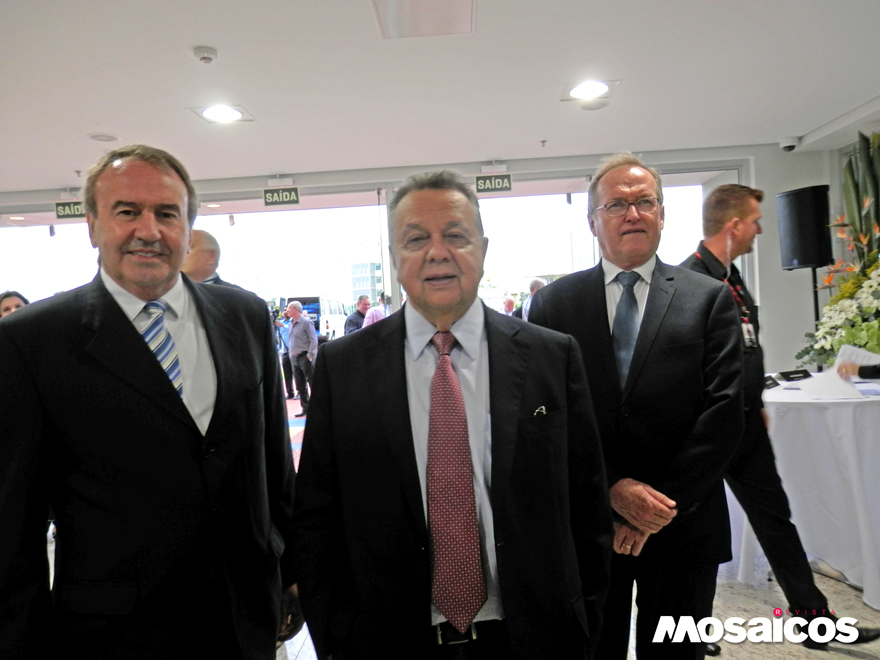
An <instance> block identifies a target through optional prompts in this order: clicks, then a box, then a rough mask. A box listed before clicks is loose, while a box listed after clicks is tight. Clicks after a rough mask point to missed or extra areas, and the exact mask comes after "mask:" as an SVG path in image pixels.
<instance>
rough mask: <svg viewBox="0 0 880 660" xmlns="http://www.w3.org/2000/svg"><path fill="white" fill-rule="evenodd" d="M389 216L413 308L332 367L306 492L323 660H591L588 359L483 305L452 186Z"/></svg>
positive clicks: (321, 397)
mask: <svg viewBox="0 0 880 660" xmlns="http://www.w3.org/2000/svg"><path fill="white" fill-rule="evenodd" d="M388 215H389V236H390V237H391V254H392V259H393V260H394V264H395V266H396V268H397V271H398V273H399V278H400V282H401V284H402V285H403V288H404V289H405V290H406V292H407V295H408V301H407V304H406V305H405V307H404V310H403V313H402V314H394V315H393V316H391V317H389V318H388V319H386V320H385V321H383V322H382V323H377V324H374V325H371V326H369V327H367V328H365V329H363V330H361V331H360V332H358V333H355V334H354V335H353V336H351V337H345V338H343V339H342V340H338V341H336V342H332V343H330V344H328V345H327V346H326V347H325V348H324V351H325V352H324V353H322V357H321V360H320V361H319V362H318V364H317V367H316V373H315V377H314V393H313V398H312V404H311V409H310V415H309V424H308V426H307V428H306V435H305V439H304V442H303V455H302V464H301V469H300V474H299V476H298V479H297V481H298V484H297V487H298V490H297V499H296V508H295V519H296V525H297V532H298V534H297V553H296V557H297V559H298V560H299V561H300V562H301V564H300V566H301V569H302V570H301V573H300V576H301V578H300V580H299V586H300V594H301V597H302V601H303V607H304V611H305V615H306V620H307V622H308V624H309V629H310V631H311V634H312V639H313V641H314V643H315V647H316V649H317V651H318V656H319V657H321V658H328V657H330V656H331V655H332V657H334V658H337V659H338V658H359V659H364V658H398V657H400V658H414V657H417V658H492V660H496V659H501V658H548V659H549V658H553V659H554V660H555V659H564V658H579V659H582V658H589V657H592V650H593V648H594V646H595V642H596V638H597V633H598V629H599V626H600V625H601V620H600V612H601V607H602V602H603V600H604V595H605V590H606V588H607V583H608V561H609V554H610V540H611V517H610V509H609V504H608V494H607V486H606V483H605V477H604V464H603V461H602V454H601V449H600V445H599V440H598V434H597V432H596V424H595V420H594V415H593V410H592V406H591V404H590V398H589V390H588V387H587V382H586V378H585V376H584V371H583V366H582V360H581V356H580V351H579V349H578V346H577V344H576V342H575V341H574V340H573V339H572V338H570V337H567V336H565V335H562V334H558V333H555V332H552V331H548V330H545V329H543V328H538V327H536V326H533V325H529V324H526V323H523V322H521V321H519V320H517V319H514V318H510V317H507V316H504V315H501V314H497V313H493V312H492V311H491V310H489V309H488V308H486V307H485V306H484V305H483V303H482V301H480V300H479V299H478V297H477V288H478V286H479V283H480V279H481V278H482V275H483V260H484V258H485V255H486V248H487V245H488V239H487V238H485V237H484V235H483V228H482V223H481V220H480V214H479V207H478V204H477V200H476V197H475V196H474V193H473V191H472V190H471V189H470V188H469V187H468V186H467V185H466V184H464V183H463V182H462V181H461V180H460V178H459V177H458V176H457V175H455V174H453V173H451V172H435V173H429V174H424V175H419V176H415V177H412V178H410V179H409V180H407V182H405V183H404V185H403V186H402V187H401V188H400V189H399V190H398V192H397V194H396V196H395V198H394V200H393V201H392V202H391V204H390V205H389V207H388ZM352 373H357V374H360V375H361V377H359V378H356V379H355V378H352V377H351V374H352ZM363 375H366V376H367V380H368V381H369V382H375V383H376V386H375V387H373V388H371V389H369V390H367V391H364V388H363V386H362V383H363V380H364V379H363ZM371 375H375V377H373V378H371V377H370V376H371ZM377 411H378V414H379V417H380V423H379V424H372V425H370V426H369V427H367V428H366V430H365V428H364V425H363V422H362V420H363V419H364V418H365V417H371V418H374V417H375V415H376V412H377Z"/></svg>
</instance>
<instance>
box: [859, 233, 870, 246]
mask: <svg viewBox="0 0 880 660" xmlns="http://www.w3.org/2000/svg"><path fill="white" fill-rule="evenodd" d="M859 243H861V244H862V245H867V244H868V237H867V236H865V235H864V234H859Z"/></svg>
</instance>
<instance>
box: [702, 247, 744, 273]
mask: <svg viewBox="0 0 880 660" xmlns="http://www.w3.org/2000/svg"><path fill="white" fill-rule="evenodd" d="M697 256H698V257H699V258H700V259H701V260H702V261H703V263H704V264H706V268H708V269H709V274H710V275H712V277H714V278H715V279H717V280H726V279H727V277H728V273H727V269H726V268H725V267H724V264H723V263H721V260H720V259H719V258H718V257H716V256H715V255H714V254H712V251H711V250H710V249H709V248H707V247H706V246H705V245H704V244H703V241H700V245H699V246H698V247H697ZM730 272H731V273H738V271H737V268H736V266H734V265H733V264H730Z"/></svg>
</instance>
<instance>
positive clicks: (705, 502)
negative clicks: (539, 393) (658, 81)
mask: <svg viewBox="0 0 880 660" xmlns="http://www.w3.org/2000/svg"><path fill="white" fill-rule="evenodd" d="M662 194H663V193H662V186H661V182H660V176H659V174H658V173H657V172H656V171H655V170H653V168H649V167H647V166H646V165H644V164H643V163H642V162H641V161H640V160H639V159H638V158H636V157H635V156H633V155H632V154H618V155H616V156H613V157H611V158H609V159H608V160H607V161H606V162H605V164H604V165H603V166H602V167H600V169H599V171H598V172H597V173H596V175H595V177H594V178H593V182H592V185H591V186H590V214H589V221H590V228H591V229H592V231H593V234H594V235H595V236H596V237H597V238H598V241H599V246H600V247H601V249H602V261H601V262H600V263H599V265H597V266H596V267H594V268H592V269H590V270H586V271H582V272H579V273H574V274H572V275H569V276H567V277H563V278H561V279H559V280H557V281H556V282H553V283H551V284H549V285H547V286H546V287H545V288H543V289H541V290H540V291H538V293H537V295H536V296H535V299H534V301H533V303H532V307H531V311H530V313H529V320H530V321H532V322H535V323H537V324H539V325H542V326H545V327H548V328H553V329H555V330H559V331H561V332H566V333H569V334H571V335H573V336H574V337H575V338H576V339H577V340H578V342H579V344H580V346H581V349H582V351H583V355H584V365H585V367H586V370H587V378H588V380H589V382H590V392H591V394H592V397H593V408H594V409H595V410H596V414H597V417H598V420H599V433H600V436H601V438H602V443H603V449H604V454H605V460H606V466H607V476H608V483H609V484H610V486H611V489H610V495H611V505H612V507H613V509H614V511H615V525H614V526H615V539H614V543H613V548H614V551H615V554H614V556H613V558H612V562H611V590H610V592H609V596H608V599H607V601H606V604H605V623H604V627H603V629H602V634H601V636H600V639H599V649H598V651H597V654H598V656H599V657H601V658H603V659H608V660H614V659H620V660H623V659H624V658H626V654H627V643H628V639H629V628H630V611H631V607H632V587H633V582H635V583H636V584H637V586H638V596H637V604H638V610H639V612H638V623H637V630H636V650H637V654H638V656H639V658H640V660H644V659H646V658H695V657H696V658H699V657H702V655H703V652H704V647H703V645H702V644H690V643H669V640H668V638H667V642H666V643H663V644H659V643H658V644H654V643H652V639H653V636H654V632H655V629H656V627H657V622H658V621H659V618H660V616H663V615H668V616H673V617H676V618H677V617H680V616H693V617H694V618H695V620H699V619H700V618H703V617H706V616H710V615H711V612H712V600H713V597H714V594H715V578H716V573H717V569H718V564H719V563H721V562H724V561H728V560H729V559H730V558H731V556H730V530H729V527H728V517H727V503H726V500H725V496H724V488H723V486H722V483H721V473H722V471H723V469H724V466H725V465H726V463H727V461H728V460H729V459H730V457H731V456H732V454H733V452H734V450H735V449H736V445H737V443H738V441H739V438H740V436H741V434H742V428H743V421H742V386H741V380H742V347H741V343H742V340H741V338H740V333H739V330H738V328H737V323H736V308H735V306H734V302H733V297H732V296H731V295H730V291H729V290H728V289H727V287H726V286H725V285H723V284H721V283H720V282H713V281H712V280H710V279H708V278H705V277H701V276H697V275H696V274H695V273H692V272H690V271H687V270H684V269H681V268H677V267H672V266H667V265H665V264H663V263H662V262H660V261H659V260H658V259H657V258H656V256H655V253H656V251H657V246H658V245H659V243H660V231H661V229H662V228H663V221H664V211H663V202H662ZM612 328H613V332H612Z"/></svg>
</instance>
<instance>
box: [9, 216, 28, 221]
mask: <svg viewBox="0 0 880 660" xmlns="http://www.w3.org/2000/svg"><path fill="white" fill-rule="evenodd" d="M9 219H10V220H24V216H23V215H10V216H9Z"/></svg>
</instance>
